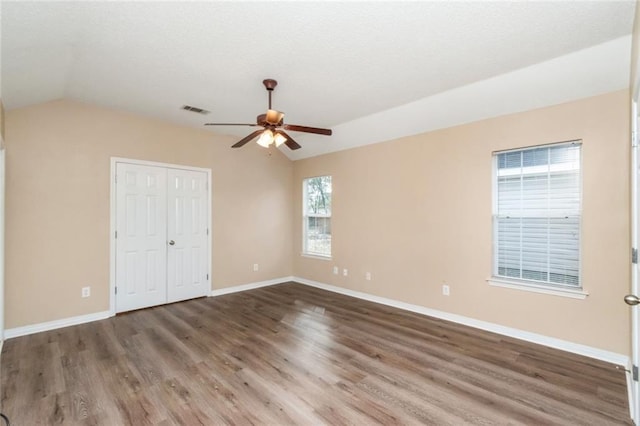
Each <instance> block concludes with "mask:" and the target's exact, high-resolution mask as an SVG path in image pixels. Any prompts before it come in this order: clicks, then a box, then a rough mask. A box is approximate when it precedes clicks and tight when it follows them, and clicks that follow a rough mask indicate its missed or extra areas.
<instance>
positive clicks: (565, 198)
mask: <svg viewBox="0 0 640 426" xmlns="http://www.w3.org/2000/svg"><path fill="white" fill-rule="evenodd" d="M580 150H581V145H580V144H579V143H568V144H561V145H553V146H545V147H537V148H530V149H524V150H518V151H508V152H501V153H497V154H496V173H497V176H496V181H497V188H496V200H495V207H496V211H495V213H494V238H495V241H494V251H495V253H494V256H495V259H494V262H495V266H494V275H496V276H499V277H507V278H516V279H521V280H531V281H536V282H542V283H547V284H549V285H552V286H567V287H574V288H579V287H580V285H581V284H580V215H581V199H580V196H581V194H580V192H581V191H580V186H581V185H580V180H581V177H580V165H581V161H580V156H581V152H580Z"/></svg>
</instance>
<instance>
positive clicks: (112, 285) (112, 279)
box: [109, 157, 213, 316]
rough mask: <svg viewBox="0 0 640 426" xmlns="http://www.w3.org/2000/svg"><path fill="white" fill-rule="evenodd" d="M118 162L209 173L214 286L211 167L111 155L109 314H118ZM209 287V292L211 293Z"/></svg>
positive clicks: (211, 278) (209, 251) (209, 242)
mask: <svg viewBox="0 0 640 426" xmlns="http://www.w3.org/2000/svg"><path fill="white" fill-rule="evenodd" d="M117 163H127V164H135V165H139V166H154V167H164V168H169V169H180V170H188V171H193V172H203V173H206V174H207V197H208V203H207V229H208V230H209V232H208V235H207V246H208V247H207V250H208V253H209V255H208V256H207V274H208V276H209V286H210V287H211V288H212V287H213V274H212V273H211V255H212V254H213V249H212V244H211V242H212V235H213V228H212V227H211V205H212V198H211V169H206V168H202V167H193V166H185V165H182V164H171V163H160V162H157V161H147V160H136V159H133V158H123V157H111V173H110V176H109V188H110V190H109V193H110V195H109V316H115V314H116V165H117ZM211 288H209V292H208V293H209V294H210V293H211Z"/></svg>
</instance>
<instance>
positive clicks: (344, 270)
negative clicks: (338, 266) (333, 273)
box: [342, 268, 349, 277]
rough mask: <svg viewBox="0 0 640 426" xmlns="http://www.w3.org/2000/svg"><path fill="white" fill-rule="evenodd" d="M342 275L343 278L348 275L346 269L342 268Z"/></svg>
mask: <svg viewBox="0 0 640 426" xmlns="http://www.w3.org/2000/svg"><path fill="white" fill-rule="evenodd" d="M342 275H343V276H345V277H346V276H347V275H349V271H348V270H347V268H344V269H343V270H342Z"/></svg>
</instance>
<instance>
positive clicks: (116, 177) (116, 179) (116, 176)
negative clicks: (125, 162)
mask: <svg viewBox="0 0 640 426" xmlns="http://www.w3.org/2000/svg"><path fill="white" fill-rule="evenodd" d="M114 179H115V181H116V183H118V175H115V176H114Z"/></svg>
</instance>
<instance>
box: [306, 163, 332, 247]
mask: <svg viewBox="0 0 640 426" xmlns="http://www.w3.org/2000/svg"><path fill="white" fill-rule="evenodd" d="M302 198H303V201H302V203H303V205H302V210H303V213H302V214H303V215H304V218H303V227H304V230H303V236H302V239H303V241H302V252H303V253H304V254H308V255H312V256H326V257H330V256H331V176H319V177H314V178H309V179H305V180H304V181H303V197H302Z"/></svg>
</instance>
